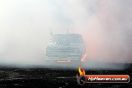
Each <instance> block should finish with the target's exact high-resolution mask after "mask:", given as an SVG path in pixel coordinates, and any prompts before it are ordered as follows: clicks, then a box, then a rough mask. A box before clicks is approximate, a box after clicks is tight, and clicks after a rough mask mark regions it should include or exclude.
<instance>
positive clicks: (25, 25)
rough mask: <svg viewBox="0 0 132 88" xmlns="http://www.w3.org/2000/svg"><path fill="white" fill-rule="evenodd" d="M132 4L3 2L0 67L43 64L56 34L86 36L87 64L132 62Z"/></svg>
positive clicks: (112, 0) (126, 0) (110, 0)
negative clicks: (68, 30) (51, 37)
mask: <svg viewBox="0 0 132 88" xmlns="http://www.w3.org/2000/svg"><path fill="white" fill-rule="evenodd" d="M131 3H132V1H131V0H107V1H106V0H1V1H0V63H1V64H27V65H32V64H41V65H42V64H43V62H44V58H45V48H46V45H47V41H48V40H49V37H50V31H51V30H52V32H53V33H64V32H66V31H67V29H70V32H73V33H80V34H82V35H83V37H84V41H85V42H86V45H87V55H88V58H87V61H88V63H92V64H95V63H96V62H103V63H132V59H131V57H132V55H131V51H132V39H131V37H132V30H131V28H132V27H131V23H132V10H131Z"/></svg>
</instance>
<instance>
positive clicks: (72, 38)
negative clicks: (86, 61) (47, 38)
mask: <svg viewBox="0 0 132 88" xmlns="http://www.w3.org/2000/svg"><path fill="white" fill-rule="evenodd" d="M53 42H56V43H57V44H80V43H82V37H81V36H80V35H75V34H73V35H72V34H71V35H70V34H69V35H68V34H67V35H54V36H53Z"/></svg>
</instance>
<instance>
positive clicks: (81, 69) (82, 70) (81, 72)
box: [78, 67, 85, 76]
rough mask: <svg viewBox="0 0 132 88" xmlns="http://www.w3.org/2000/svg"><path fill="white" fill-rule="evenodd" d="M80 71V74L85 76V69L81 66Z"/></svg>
mask: <svg viewBox="0 0 132 88" xmlns="http://www.w3.org/2000/svg"><path fill="white" fill-rule="evenodd" d="M78 71H79V75H80V76H84V75H85V70H84V69H83V68H81V67H79V68H78Z"/></svg>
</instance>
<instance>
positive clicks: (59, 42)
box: [46, 34, 85, 67]
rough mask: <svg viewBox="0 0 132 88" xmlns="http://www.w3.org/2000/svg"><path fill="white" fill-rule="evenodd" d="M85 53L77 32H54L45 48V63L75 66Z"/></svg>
mask: <svg viewBox="0 0 132 88" xmlns="http://www.w3.org/2000/svg"><path fill="white" fill-rule="evenodd" d="M84 53H85V46H84V42H83V39H82V36H81V35H79V34H55V35H53V36H52V39H51V40H50V42H49V44H48V46H47V48H46V57H47V58H46V63H48V64H49V65H54V66H61V67H71V66H72V67H76V66H78V65H79V64H80V62H81V58H82V56H83V54H84Z"/></svg>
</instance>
